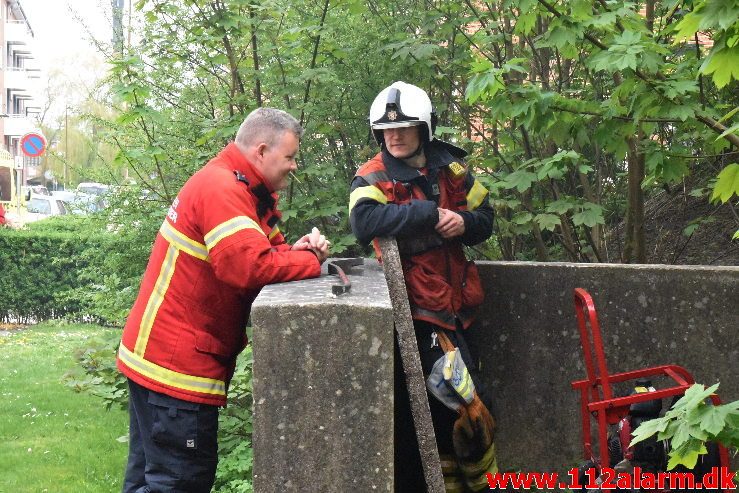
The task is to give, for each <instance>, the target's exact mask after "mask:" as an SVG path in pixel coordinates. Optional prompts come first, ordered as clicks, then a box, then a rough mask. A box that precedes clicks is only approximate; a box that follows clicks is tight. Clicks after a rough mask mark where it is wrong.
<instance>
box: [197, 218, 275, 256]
mask: <svg viewBox="0 0 739 493" xmlns="http://www.w3.org/2000/svg"><path fill="white" fill-rule="evenodd" d="M242 229H256V230H257V231H259V232H260V233H262V234H264V231H262V228H261V227H260V226H259V224H257V222H256V221H255V220H254V219H252V218H250V217H248V216H236V217H234V218H231V219H229V220H228V221H226V222H223V223H221V224H219V225H218V226H216V227H215V228H213V229H211V230H210V232H208V234H206V235H205V246H206V248H208V251H211V250H213V248H215V246H216V245H217V244H218V242H220V241H221V240H222V239H224V238H226V237H228V236H231V235H232V234H234V233H236V232H238V231H241V230H242Z"/></svg>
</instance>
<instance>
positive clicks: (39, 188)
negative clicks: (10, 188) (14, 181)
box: [21, 185, 51, 202]
mask: <svg viewBox="0 0 739 493" xmlns="http://www.w3.org/2000/svg"><path fill="white" fill-rule="evenodd" d="M21 193H22V194H23V200H25V201H26V202H27V201H29V200H31V195H32V194H36V195H51V194H50V193H49V189H48V188H46V187H45V186H43V185H28V186H22V187H21Z"/></svg>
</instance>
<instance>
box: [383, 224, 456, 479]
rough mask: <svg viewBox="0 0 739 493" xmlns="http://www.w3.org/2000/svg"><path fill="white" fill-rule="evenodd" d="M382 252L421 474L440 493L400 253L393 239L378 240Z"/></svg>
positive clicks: (436, 454) (437, 463)
mask: <svg viewBox="0 0 739 493" xmlns="http://www.w3.org/2000/svg"><path fill="white" fill-rule="evenodd" d="M378 240H379V242H380V251H381V253H382V267H383V271H384V272H385V280H386V281H387V287H388V291H389V293H390V301H391V302H392V305H393V318H394V319H395V336H396V337H397V339H398V346H399V347H400V357H401V359H402V360H403V370H404V371H405V381H406V384H407V387H408V396H409V397H410V401H411V414H412V415H413V424H414V425H415V428H416V438H417V439H418V449H419V451H420V454H421V463H422V464H423V475H424V477H425V478H426V488H427V490H428V492H429V493H444V476H443V475H442V474H441V462H440V461H439V451H438V450H437V448H436V435H435V434H434V425H433V423H432V422H431V411H430V410H429V401H428V396H427V394H426V381H425V379H424V378H423V370H422V369H421V358H420V356H419V355H418V347H417V345H416V335H415V331H414V328H413V319H412V318H411V307H410V304H409V303H408V293H407V291H406V288H405V280H404V278H403V268H402V266H401V264H400V253H399V252H398V245H397V243H396V242H395V238H379V239H378Z"/></svg>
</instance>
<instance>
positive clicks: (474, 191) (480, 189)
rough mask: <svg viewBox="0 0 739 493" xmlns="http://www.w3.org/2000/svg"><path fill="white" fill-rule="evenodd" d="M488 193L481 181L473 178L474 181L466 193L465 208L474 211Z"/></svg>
mask: <svg viewBox="0 0 739 493" xmlns="http://www.w3.org/2000/svg"><path fill="white" fill-rule="evenodd" d="M487 194H488V189H487V188H485V187H484V186H483V185H482V183H480V182H479V181H478V180H475V183H474V184H473V185H472V188H470V191H469V192H468V193H467V210H470V211H474V210H475V209H477V208H478V207H480V205H481V204H482V202H483V200H485V197H486V196H487Z"/></svg>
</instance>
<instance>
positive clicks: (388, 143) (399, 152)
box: [382, 126, 421, 159]
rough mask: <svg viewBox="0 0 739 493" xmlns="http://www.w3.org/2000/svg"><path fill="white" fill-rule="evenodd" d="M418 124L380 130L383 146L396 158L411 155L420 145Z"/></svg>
mask: <svg viewBox="0 0 739 493" xmlns="http://www.w3.org/2000/svg"><path fill="white" fill-rule="evenodd" d="M418 128H419V127H418V126H413V127H400V128H386V129H385V130H383V131H382V135H383V137H384V138H385V147H386V148H387V150H388V152H389V153H390V154H392V155H393V157H396V158H398V159H405V158H408V157H411V156H412V155H413V153H414V152H416V150H417V149H418V146H420V145H421V138H420V136H419V134H420V132H419V131H418Z"/></svg>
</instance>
